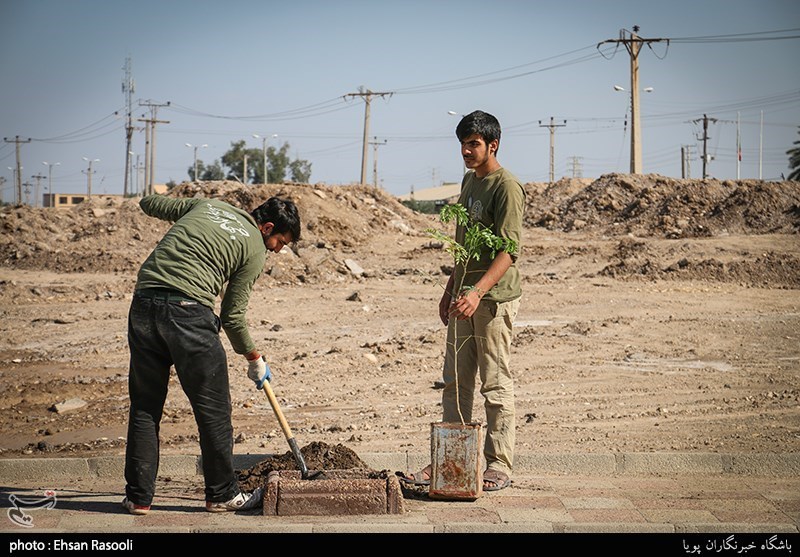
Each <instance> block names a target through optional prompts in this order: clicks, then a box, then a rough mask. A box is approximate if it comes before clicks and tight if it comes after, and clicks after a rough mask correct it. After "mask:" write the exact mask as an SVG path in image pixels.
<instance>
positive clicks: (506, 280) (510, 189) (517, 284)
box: [455, 168, 525, 302]
mask: <svg viewBox="0 0 800 557" xmlns="http://www.w3.org/2000/svg"><path fill="white" fill-rule="evenodd" d="M458 203H459V204H461V205H462V206H463V207H464V208H465V209H466V210H467V213H468V214H469V217H470V221H471V222H473V223H474V222H480V223H482V224H483V225H484V226H486V227H487V228H488V229H489V230H491V231H492V233H493V234H494V235H495V236H500V237H501V238H508V239H510V240H514V241H515V242H516V243H517V252H516V253H515V254H512V255H511V258H512V261H513V263H512V265H511V267H510V268H509V269H508V270H507V271H506V272H505V274H504V275H503V276H502V277H501V278H500V280H499V281H498V283H497V284H496V285H495V286H494V287H493V288H492V289H491V290H489V292H487V293H486V295H485V296H484V299H489V300H493V301H495V302H508V301H510V300H515V299H517V298H519V297H520V296H521V295H522V284H521V279H520V275H519V269H518V268H517V264H516V262H517V257H518V255H519V253H520V250H521V249H522V214H523V212H524V210H525V190H524V189H523V187H522V184H521V183H520V181H519V180H518V179H517V178H516V176H514V175H513V174H512V173H511V172H509V171H508V170H506V169H505V168H499V169H497V170H495V171H494V172H491V173H489V174H487V175H486V176H484V177H483V178H477V177H476V176H475V173H474V172H469V173H467V174H466V175H465V176H464V180H463V182H462V186H461V195H460V196H459V198H458ZM465 233H466V229H465V227H462V226H459V227H457V228H456V241H457V242H459V243H460V244H462V245H463V242H464V235H465ZM491 262H492V253H491V249H489V248H482V249H481V253H480V258H479V259H478V260H477V261H476V260H475V259H470V260H469V261H468V262H467V265H466V273H465V275H464V281H463V283H461V272H462V271H463V269H462V266H461V265H458V266H457V267H456V276H455V281H456V282H455V284H456V286H459V285H461V286H462V288H463V287H464V286H472V285H474V284H475V283H476V282H478V281H479V280H480V278H481V277H482V276H483V274H484V273H486V271H487V270H488V269H489V265H490V264H491Z"/></svg>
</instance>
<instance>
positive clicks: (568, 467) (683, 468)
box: [0, 452, 800, 485]
mask: <svg viewBox="0 0 800 557" xmlns="http://www.w3.org/2000/svg"><path fill="white" fill-rule="evenodd" d="M273 456H276V455H273V454H239V455H234V467H235V468H236V469H237V470H244V469H247V468H250V467H252V466H253V465H255V464H257V463H258V462H261V461H262V460H265V459H267V458H270V457H273ZM359 456H360V458H361V459H362V460H363V461H364V462H365V463H366V464H367V465H368V466H369V467H370V468H372V469H374V470H393V471H407V470H418V469H420V468H422V467H423V466H425V465H426V464H427V463H428V462H430V455H429V454H425V453H409V452H406V453H365V454H362V455H359ZM124 466H125V457H123V456H99V457H88V458H71V457H49V458H8V459H2V458H0V482H4V485H9V484H13V482H14V481H30V480H37V479H41V480H50V479H58V478H65V477H69V478H81V477H86V478H121V477H122V476H123V472H124ZM515 471H516V472H519V473H528V474H536V475H541V476H617V477H619V476H631V477H648V476H674V475H680V476H745V477H748V476H756V477H779V478H788V477H800V453H784V454H778V453H754V454H720V453H616V454H611V453H606V454H588V453H562V454H521V455H518V456H517V463H516V466H515ZM201 473H202V468H201V460H200V457H199V456H197V455H162V456H161V460H160V465H159V474H161V475H164V476H194V475H198V474H201Z"/></svg>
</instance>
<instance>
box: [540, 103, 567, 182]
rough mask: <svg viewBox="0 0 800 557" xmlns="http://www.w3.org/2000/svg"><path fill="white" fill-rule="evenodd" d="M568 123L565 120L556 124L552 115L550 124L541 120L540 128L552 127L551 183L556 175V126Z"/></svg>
mask: <svg viewBox="0 0 800 557" xmlns="http://www.w3.org/2000/svg"><path fill="white" fill-rule="evenodd" d="M566 125H567V121H566V120H564V123H563V124H556V123H554V120H553V117H552V116H550V123H549V124H542V121H541V120H539V127H540V128H550V183H551V184H552V183H553V181H554V177H555V176H554V175H555V155H556V140H555V138H556V128H563V127H564V126H566Z"/></svg>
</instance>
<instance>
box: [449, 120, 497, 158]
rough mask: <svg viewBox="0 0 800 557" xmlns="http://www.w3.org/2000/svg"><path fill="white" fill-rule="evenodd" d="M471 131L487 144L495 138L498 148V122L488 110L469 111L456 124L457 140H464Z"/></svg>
mask: <svg viewBox="0 0 800 557" xmlns="http://www.w3.org/2000/svg"><path fill="white" fill-rule="evenodd" d="M473 133H477V134H478V135H480V136H481V137H482V138H483V140H484V141H485V142H486V143H487V144H489V143H491V142H492V141H494V140H495V139H496V140H497V150H498V151H499V150H500V122H498V121H497V118H495V117H494V116H492V115H491V114H489V113H488V112H484V111H482V110H476V111H475V112H470V113H469V114H467V115H466V116H464V117H463V118H462V119H461V121H460V122H459V123H458V126H456V137H457V138H458V140H459V141H464V140H465V139H466V138H468V137H469V136H471V135H472V134H473ZM495 154H497V151H495Z"/></svg>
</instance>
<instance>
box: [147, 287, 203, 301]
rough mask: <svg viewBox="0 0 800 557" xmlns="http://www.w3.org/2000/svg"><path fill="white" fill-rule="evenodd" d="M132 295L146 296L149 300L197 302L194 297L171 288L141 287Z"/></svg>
mask: <svg viewBox="0 0 800 557" xmlns="http://www.w3.org/2000/svg"><path fill="white" fill-rule="evenodd" d="M133 294H134V296H139V297H140V298H147V299H150V300H164V301H166V302H188V303H192V304H196V303H198V302H197V300H195V299H194V298H190V297H189V296H187V295H186V294H184V293H183V292H180V291H178V290H172V289H171V288H141V289H139V290H136V291H135V292H134V293H133Z"/></svg>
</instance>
